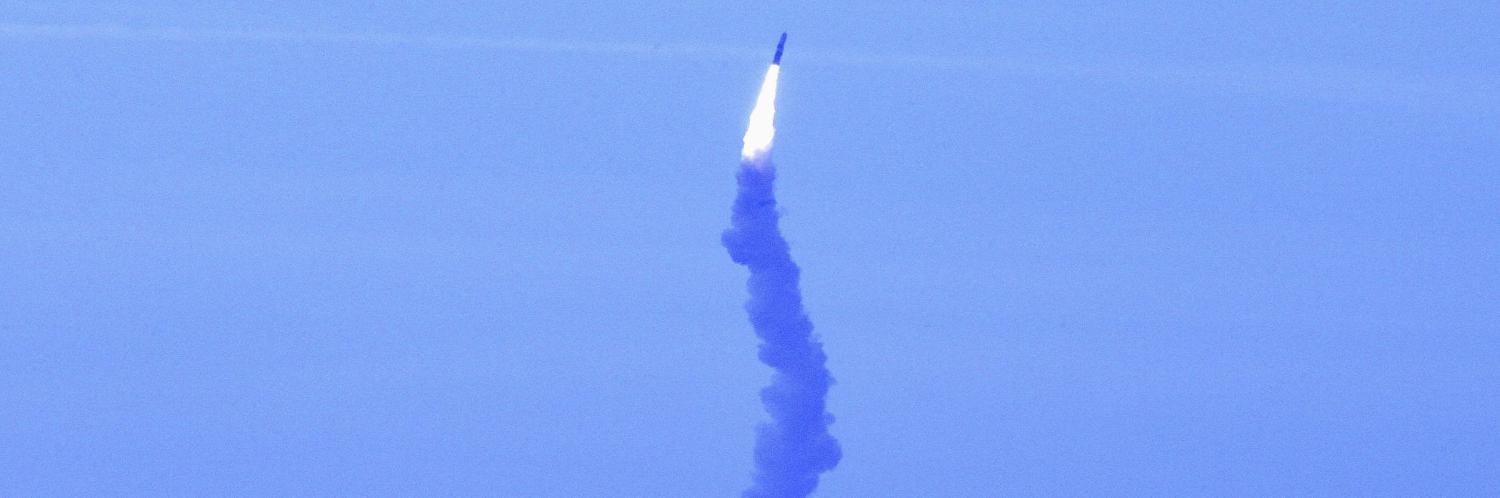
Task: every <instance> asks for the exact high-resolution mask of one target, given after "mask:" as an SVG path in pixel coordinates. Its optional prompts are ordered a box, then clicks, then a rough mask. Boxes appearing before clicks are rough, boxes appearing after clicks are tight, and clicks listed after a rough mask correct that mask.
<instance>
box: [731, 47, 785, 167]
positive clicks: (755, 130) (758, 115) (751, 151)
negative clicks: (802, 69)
mask: <svg viewBox="0 0 1500 498" xmlns="http://www.w3.org/2000/svg"><path fill="white" fill-rule="evenodd" d="M780 76H781V65H780V64H771V68H770V69H767V70H766V80H765V81H764V82H762V83H761V84H760V96H759V97H756V98H755V110H753V111H750V127H749V128H746V129H745V148H743V149H740V159H743V160H746V161H748V160H752V159H759V158H763V157H765V156H766V154H767V153H769V152H771V140H772V139H774V138H775V137H776V126H775V124H774V123H773V122H774V121H775V120H776V78H778V77H780Z"/></svg>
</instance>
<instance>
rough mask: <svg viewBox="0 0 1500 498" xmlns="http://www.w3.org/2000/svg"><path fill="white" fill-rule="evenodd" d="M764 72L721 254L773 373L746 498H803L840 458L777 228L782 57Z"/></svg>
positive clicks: (820, 367)
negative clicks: (738, 272) (742, 285)
mask: <svg viewBox="0 0 1500 498" xmlns="http://www.w3.org/2000/svg"><path fill="white" fill-rule="evenodd" d="M785 44H786V34H785V33H783V34H782V35H781V43H780V44H778V45H777V46H776V57H775V58H774V59H773V60H772V63H771V68H770V69H769V70H768V71H767V72H766V79H765V82H764V83H763V84H762V85H761V90H760V96H759V98H758V99H757V100H756V103H755V110H754V111H753V112H751V113H750V126H749V128H748V129H747V130H746V131H745V148H744V149H743V150H742V151H741V155H740V170H739V174H738V175H737V178H738V179H739V195H738V196H737V197H735V200H734V214H733V216H732V218H731V225H732V226H731V227H730V229H729V230H726V231H725V232H724V237H723V242H724V247H725V248H728V249H729V256H730V257H731V258H733V259H734V262H736V263H739V264H742V265H745V266H746V267H749V269H750V281H749V284H748V285H747V287H748V288H749V290H750V300H749V302H746V303H745V310H746V311H748V312H749V314H750V323H751V324H752V325H753V326H754V327H755V334H756V335H757V336H759V337H760V339H761V341H762V342H761V346H760V360H761V361H762V362H764V363H765V364H766V365H769V366H771V368H773V369H775V370H776V373H775V374H774V376H773V377H772V380H771V385H769V386H766V388H765V389H763V390H761V392H760V398H761V401H762V402H763V403H764V404H765V407H766V412H767V413H769V414H770V416H771V421H770V422H769V423H765V424H762V425H761V426H760V427H757V428H756V441H755V476H754V479H755V482H754V484H752V485H751V487H750V489H747V490H745V493H744V496H745V497H746V498H763V497H764V498H773V497H774V498H783V497H805V496H807V495H808V494H811V493H812V492H813V490H814V489H816V488H817V487H818V475H819V474H821V473H823V472H825V471H828V470H830V469H832V468H833V467H834V466H836V465H838V463H839V458H840V457H841V456H842V452H841V450H840V449H839V444H838V441H837V440H835V439H834V438H833V436H832V435H830V434H829V433H828V424H829V423H832V422H833V416H832V415H829V414H828V413H827V412H826V411H825V403H824V398H825V396H826V395H827V394H828V387H829V386H830V385H831V384H833V377H832V376H830V375H829V374H828V369H827V368H826V367H825V366H824V362H825V360H826V359H827V356H825V355H824V354H823V345H822V344H821V343H819V342H818V341H817V340H816V339H815V338H814V337H813V335H812V328H813V327H812V322H811V321H809V320H808V319H807V315H806V313H804V312H803V309H802V293H801V291H800V290H798V289H797V276H798V273H799V270H798V268H797V265H796V263H793V262H792V257H791V253H790V252H789V250H788V246H787V243H786V239H784V238H782V236H781V229H780V228H779V227H778V226H777V217H778V213H777V212H776V197H775V193H774V191H773V188H772V186H773V184H774V182H775V179H776V168H775V167H774V166H772V164H771V156H770V153H771V141H772V138H773V137H774V135H775V129H774V128H773V126H772V121H773V120H774V118H775V114H776V80H777V78H778V77H779V76H780V73H781V50H782V47H783V46H784V45H785Z"/></svg>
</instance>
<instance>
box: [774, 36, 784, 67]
mask: <svg viewBox="0 0 1500 498" xmlns="http://www.w3.org/2000/svg"><path fill="white" fill-rule="evenodd" d="M785 49H786V33H785V32H782V33H781V41H779V42H776V56H775V57H772V58H771V63H772V64H776V65H781V51H782V50H785Z"/></svg>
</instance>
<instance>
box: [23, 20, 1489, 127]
mask: <svg viewBox="0 0 1500 498" xmlns="http://www.w3.org/2000/svg"><path fill="white" fill-rule="evenodd" d="M0 37H7V38H22V39H74V40H122V41H148V42H179V43H280V44H309V45H345V46H367V47H383V46H384V47H410V48H422V49H446V50H493V51H503V52H515V53H552V54H570V55H588V56H607V57H628V58H635V59H648V60H649V59H662V60H723V61H748V60H759V59H761V58H764V57H765V54H764V53H763V52H764V49H763V48H751V47H734V46H724V45H711V44H689V43H639V42H618V41H579V40H556V39H543V38H520V37H517V38H496V37H484V36H450V35H417V34H396V33H368V32H313V31H278V30H259V29H257V30H247V29H207V28H180V27H139V26H126V25H118V24H26V23H0ZM798 64H799V65H806V66H843V67H850V66H855V67H863V68H880V69H883V70H900V69H902V68H906V69H933V70H950V71H954V70H957V71H962V70H975V71H986V72H991V73H1001V74H1012V75H1016V76H1020V77H1029V78H1042V79H1066V80H1074V81H1077V80H1083V81H1098V82H1103V83H1107V84H1116V85H1121V86H1125V87H1172V88H1184V89H1192V90H1201V91H1210V92H1215V93H1231V94H1248V95H1273V96H1278V97H1291V98H1306V99H1314V100H1326V101H1337V102H1353V103H1382V104H1391V105H1402V106H1409V107H1415V108H1424V109H1432V110H1444V111H1478V112H1500V78H1496V77H1494V76H1487V75H1453V74H1433V73H1420V72H1412V73H1401V72H1393V71H1376V70H1369V69H1362V68H1354V67H1338V66H1313V65H1290V64H1288V65H1255V64H1240V65H1236V64H1233V63H1223V64H1214V65H1189V64H1174V63H1159V62H1151V61H1133V60H1109V61H1068V60H1051V59H1045V58H1037V57H1031V58H1023V57H1009V56H984V55H978V56H945V55H922V54H875V53H859V52H838V51H818V50H816V49H809V50H808V51H807V53H806V54H803V55H801V56H799V58H798Z"/></svg>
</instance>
